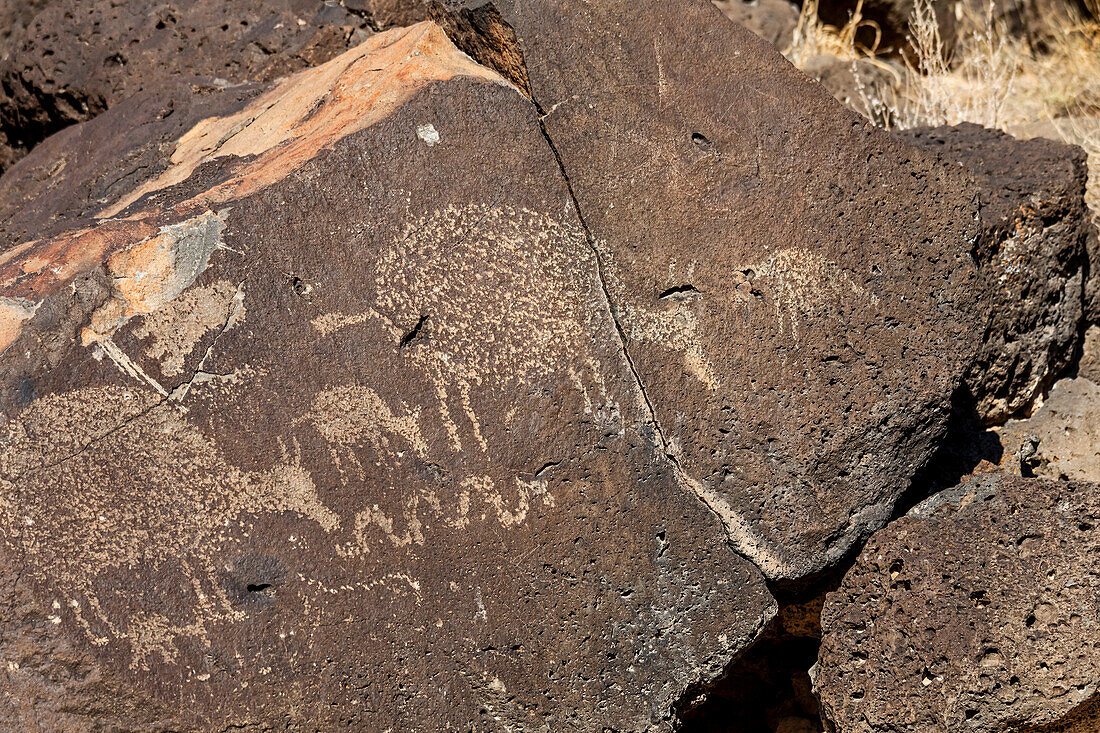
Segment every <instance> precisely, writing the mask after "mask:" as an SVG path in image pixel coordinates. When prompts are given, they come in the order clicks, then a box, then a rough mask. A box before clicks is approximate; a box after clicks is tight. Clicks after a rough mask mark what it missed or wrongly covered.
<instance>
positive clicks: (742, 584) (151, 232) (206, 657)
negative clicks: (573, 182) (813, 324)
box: [0, 23, 775, 731]
mask: <svg viewBox="0 0 1100 733" xmlns="http://www.w3.org/2000/svg"><path fill="white" fill-rule="evenodd" d="M184 92H187V93H190V92H189V90H187V89H179V88H175V91H174V92H173V91H172V89H166V90H165V93H166V94H168V93H176V94H183V93H184ZM150 93H151V92H150ZM183 99H184V98H180V97H178V96H177V97H175V98H174V100H173V98H172V97H171V96H169V100H170V101H171V103H172V104H174V105H175V107H174V108H173V109H174V110H175V111H174V112H173V113H172V114H162V111H163V109H164V106H163V105H165V104H168V103H169V102H161V103H154V101H153V100H152V98H149V99H144V100H137V101H135V102H133V103H131V104H124V105H119V106H117V107H115V108H113V109H111V110H109V111H107V112H105V113H104V114H102V115H100V116H99V117H97V118H96V119H94V120H92V121H90V122H87V123H84V124H82V125H80V126H78V127H74V128H72V129H70V130H66V131H65V132H64V133H62V134H61V135H59V136H57V137H55V138H53V139H51V140H50V141H48V142H47V143H45V144H43V145H41V146H39V147H38V149H36V150H35V151H34V152H33V153H32V154H31V155H30V156H28V157H27V158H25V159H24V160H23V161H21V162H20V163H19V164H17V165H16V167H15V168H13V169H12V170H11V171H9V173H8V174H7V175H6V176H5V177H4V178H3V179H2V181H0V201H3V210H4V215H3V218H4V220H5V221H6V222H7V224H6V228H5V230H4V232H5V234H4V239H5V244H4V252H3V255H2V256H0V342H2V344H0V345H2V346H4V347H6V348H5V349H4V350H3V352H2V353H0V374H3V375H4V379H5V382H4V386H3V389H2V390H0V410H2V412H3V415H4V422H3V426H2V441H0V568H2V570H3V577H4V580H3V590H4V593H3V596H2V602H0V624H3V631H4V633H3V634H2V635H0V653H2V656H3V659H4V660H5V664H6V667H5V669H4V671H3V674H2V676H0V719H2V720H4V721H5V722H6V723H7V724H9V725H10V726H11V727H12V728H13V729H18V730H32V729H38V730H127V731H129V730H142V731H152V730H226V729H245V730H273V729H278V730H284V729H288V730H289V729H306V728H308V729H310V730H337V729H351V730H385V729H393V730H444V729H452V730H457V729H464V730H466V729H471V727H472V728H477V729H485V730H490V729H497V728H501V729H510V730H520V729H522V730H555V731H557V730H585V731H587V730H604V729H613V730H624V731H627V730H629V731H640V730H658V729H664V728H667V727H668V726H669V725H670V724H671V723H672V720H673V716H674V710H675V707H676V705H677V702H678V700H679V699H680V698H681V697H682V696H683V695H684V693H685V691H686V690H688V689H690V688H694V687H698V686H701V685H706V684H708V683H710V682H711V681H712V680H713V679H714V678H715V677H716V676H718V675H719V673H720V672H721V671H722V670H723V669H725V668H727V667H728V666H729V665H730V663H731V662H732V660H733V659H734V658H735V657H736V655H737V654H738V653H739V652H740V651H741V650H743V649H744V648H745V647H746V646H747V645H748V644H749V643H750V642H751V640H752V639H754V638H755V637H756V636H757V635H758V634H759V632H760V631H761V630H762V628H763V627H764V626H765V625H766V623H767V622H768V620H769V619H770V618H771V617H772V616H773V614H774V613H775V602H774V600H773V599H772V597H771V596H770V594H769V593H768V590H767V588H766V586H765V583H764V578H763V576H762V574H761V573H760V572H759V571H758V570H757V569H756V568H755V567H754V566H753V565H752V564H751V563H750V562H748V561H747V560H745V559H744V558H742V557H740V556H738V555H736V554H735V553H734V552H733V551H732V550H731V548H730V546H729V544H728V542H727V541H726V532H725V528H724V527H723V525H722V523H721V522H720V521H719V520H718V519H717V518H716V517H715V516H714V514H713V513H712V512H711V511H710V510H709V509H708V508H707V507H706V506H704V504H703V503H701V502H700V501H699V500H698V498H697V497H696V496H695V494H694V493H693V491H692V490H691V487H690V486H687V485H686V484H685V483H684V480H683V477H682V476H681V475H680V472H679V469H678V467H677V466H676V465H675V464H674V463H673V462H672V461H671V460H670V459H669V458H668V457H667V455H666V453H665V449H664V446H663V444H662V442H661V438H660V436H659V434H658V432H657V430H656V428H655V425H654V423H653V420H652V415H651V412H650V407H649V405H648V404H647V402H646V399H645V396H644V394H643V392H642V391H641V389H640V387H639V384H638V382H637V379H636V377H635V374H634V373H633V371H632V369H631V365H630V362H629V360H628V359H627V358H626V356H625V355H624V352H623V349H622V342H621V337H620V333H619V331H618V330H617V328H616V326H615V323H614V321H613V319H612V315H611V311H610V308H609V306H608V302H607V297H606V292H605V290H604V285H603V284H602V283H601V280H600V277H599V274H598V263H597V260H596V257H595V254H594V252H593V250H592V248H591V246H590V244H589V242H588V241H587V239H586V236H585V231H584V227H583V225H582V223H581V221H580V220H579V218H578V216H577V212H576V210H575V209H574V207H573V204H572V200H571V198H570V194H569V190H568V188H567V186H566V182H565V181H564V179H563V178H562V176H561V174H560V171H559V169H558V163H557V161H556V159H555V156H554V153H553V150H552V149H551V147H550V146H549V145H548V144H547V142H546V140H545V138H544V137H543V136H542V134H541V132H540V128H539V121H538V113H537V110H536V108H535V107H534V106H533V105H532V104H531V103H530V101H529V100H528V99H527V98H526V97H525V96H524V95H523V94H522V93H521V91H520V90H519V89H517V88H516V87H515V86H513V85H512V84H511V83H510V82H508V81H507V80H505V79H504V78H502V77H501V76H499V75H498V74H496V73H495V72H493V71H491V70H489V69H487V68H485V67H483V66H480V65H478V64H476V63H475V62H473V61H472V60H471V59H470V58H469V57H467V56H465V55H463V54H461V53H459V52H458V51H457V49H455V48H454V46H453V45H451V43H450V42H449V41H448V40H447V38H446V37H445V36H444V34H443V33H442V31H441V30H440V28H439V27H438V26H435V25H432V24H429V23H425V24H420V25H416V26H412V27H410V28H408V29H401V30H395V31H390V32H387V33H385V34H378V35H376V36H374V37H372V38H371V39H370V40H368V41H367V42H366V43H365V44H363V45H361V46H359V47H356V48H355V49H353V50H351V51H349V52H347V53H345V54H343V55H341V56H338V57H336V58H335V59H333V60H332V61H330V62H328V63H327V64H324V65H322V66H319V67H316V68H313V69H310V70H308V71H303V72H300V73H298V74H296V75H293V76H291V77H289V78H287V79H286V80H284V81H281V82H278V83H276V84H270V85H262V86H254V87H238V88H233V89H230V90H228V91H225V92H222V93H205V94H198V95H196V96H195V97H193V98H190V99H187V100H186V101H183ZM142 114H144V115H145V116H144V117H142V116H141V115H142ZM128 146H130V147H129V148H128ZM127 150H129V151H130V152H126V151H127ZM158 151H160V152H158ZM165 151H167V152H165ZM158 155H160V156H162V157H163V160H161V161H160V163H159V164H150V161H154V160H155V159H156V158H157V156H158ZM43 170H46V171H50V174H49V175H45V176H44V175H41V174H40V172H41V171H43ZM20 202H22V206H23V207H25V209H26V211H23V210H21V209H20ZM35 219H37V220H39V221H41V222H42V225H41V226H40V227H39V228H38V229H34V228H33V226H32V225H30V224H29V222H31V221H32V220H35Z"/></svg>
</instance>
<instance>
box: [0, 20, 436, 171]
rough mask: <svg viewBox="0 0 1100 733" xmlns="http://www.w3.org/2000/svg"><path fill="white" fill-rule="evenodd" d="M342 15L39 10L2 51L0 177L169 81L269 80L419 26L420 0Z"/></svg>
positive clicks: (0, 68) (231, 81)
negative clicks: (375, 36)
mask: <svg viewBox="0 0 1100 733" xmlns="http://www.w3.org/2000/svg"><path fill="white" fill-rule="evenodd" d="M346 5H347V7H346V8H345V7H344V5H342V4H337V3H329V2H325V3H322V2H312V1H310V0H265V1H264V2H262V3H261V2H251V1H247V0H245V1H242V0H187V2H178V3H166V2H161V1H160V0H126V1H125V2H118V1H117V0H56V1H55V2H50V3H48V4H44V5H43V7H42V8H41V9H40V10H38V12H37V14H36V15H34V16H33V18H32V19H30V21H29V23H27V27H26V28H25V29H20V30H17V31H16V33H15V35H14V36H13V37H12V38H11V39H10V40H8V41H7V46H8V51H7V52H6V53H5V54H4V57H3V58H0V80H2V82H3V86H2V92H0V135H2V136H3V139H2V140H0V143H2V144H0V170H4V169H6V168H8V167H10V166H11V164H12V163H14V162H15V161H16V160H18V159H19V158H20V157H22V156H23V155H25V154H26V152H27V150H29V149H31V148H33V147H34V146H35V145H36V144H38V143H39V142H40V141H41V140H42V139H44V138H45V137H46V136H47V135H49V134H51V133H53V132H56V131H57V130H59V129H61V128H63V127H65V126H67V125H71V124H73V123H75V122H81V121H83V120H87V119H90V118H91V117H94V116H95V115H96V114H98V113H100V112H102V111H103V110H104V109H106V108H108V107H110V106H112V105H114V104H116V103H118V102H120V101H122V100H123V99H126V98H128V97H130V96H132V95H134V94H135V93H137V92H139V91H141V90H143V89H146V88H149V87H150V86H155V85H156V84H157V83H159V82H161V81H164V80H165V79H167V78H168V77H170V76H172V75H180V74H182V75H187V76H192V75H196V76H199V77H204V78H205V81H207V82H210V81H216V82H218V83H220V84H221V85H223V86H224V85H225V84H226V83H240V82H246V81H268V80H271V79H274V78H276V77H278V76H282V75H284V74H289V73H290V72H292V71H297V70H299V69H302V68H305V67H308V66H313V65H316V64H319V63H321V62H324V61H328V60H329V59H331V58H332V57H333V56H335V55H337V54H339V53H342V52H343V51H346V50H347V49H348V48H350V47H352V46H355V45H358V44H359V43H361V42H362V41H363V40H364V39H365V38H366V37H367V36H368V35H370V33H371V32H372V29H379V28H381V27H384V26H387V25H391V24H405V23H409V22H414V21H417V20H423V19H424V17H425V8H424V5H423V3H421V2H418V1H417V0H359V1H358V2H357V1H355V0H352V1H351V2H348V3H346ZM2 10H3V8H2V6H0V11H2ZM24 12H25V11H24ZM0 17H3V16H2V15H0ZM24 20H26V19H24Z"/></svg>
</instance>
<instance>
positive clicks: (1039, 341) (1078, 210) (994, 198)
mask: <svg viewBox="0 0 1100 733" xmlns="http://www.w3.org/2000/svg"><path fill="white" fill-rule="evenodd" d="M899 134H900V135H902V136H903V137H905V138H906V139H908V140H910V141H912V142H913V143H914V144H916V145H918V146H920V147H922V148H924V149H926V150H930V151H937V152H939V153H941V154H942V155H943V156H944V157H945V158H946V159H948V160H954V161H957V162H958V163H960V164H962V165H963V166H964V167H965V168H966V169H967V170H968V171H970V173H971V174H973V176H974V179H975V181H976V182H977V183H978V185H979V187H980V189H981V201H982V208H981V218H982V235H981V238H980V239H979V241H978V243H977V246H976V248H975V252H976V255H977V259H978V262H979V266H980V268H981V271H982V275H983V276H984V278H985V280H986V282H987V292H988V293H989V297H990V305H989V309H990V313H991V314H992V320H991V322H990V323H989V326H988V330H987V331H986V334H985V341H984V344H983V345H982V348H981V349H980V350H979V352H978V354H977V357H976V358H975V361H974V364H973V365H972V366H971V368H970V371H969V372H968V373H967V376H966V387H967V389H968V390H969V391H970V395H971V396H972V397H973V399H974V402H975V408H976V410H977V412H978V415H979V417H980V418H981V419H982V420H984V421H986V422H987V423H996V422H1003V421H1004V420H1005V419H1007V418H1008V417H1009V416H1011V415H1013V414H1015V413H1017V412H1020V411H1021V410H1027V409H1028V408H1029V407H1030V405H1031V404H1032V403H1033V402H1034V401H1035V400H1036V398H1038V397H1040V396H1041V395H1042V394H1043V392H1044V391H1045V390H1046V389H1048V388H1049V387H1050V385H1051V384H1052V383H1053V382H1054V380H1055V379H1056V378H1057V377H1058V376H1060V375H1061V373H1062V372H1063V371H1064V370H1065V368H1066V366H1067V365H1069V363H1070V362H1071V360H1072V359H1073V357H1074V355H1075V352H1076V350H1077V348H1078V346H1079V344H1080V341H1081V333H1082V319H1083V317H1084V311H1085V296H1084V291H1085V281H1086V279H1087V277H1088V275H1089V272H1090V270H1100V262H1093V263H1090V262H1088V259H1087V256H1086V240H1087V239H1088V237H1089V235H1090V233H1091V229H1092V224H1091V220H1090V217H1089V211H1088V207H1087V206H1086V205H1085V182H1086V180H1087V177H1088V170H1087V167H1086V159H1085V153H1084V151H1083V150H1081V149H1080V148H1078V147H1076V146H1073V145H1066V144H1063V143H1057V142H1054V141H1052V140H1044V139H1034V140H1026V141H1022V140H1016V139H1015V138H1013V137H1011V136H1010V135H1006V134H1005V133H1003V132H1000V131H997V130H989V129H986V128H983V127H981V126H979V125H973V124H969V123H967V124H962V125H958V126H956V127H939V128H934V129H929V128H919V129H916V130H908V131H905V132H902V133H899ZM1090 265H1091V267H1090Z"/></svg>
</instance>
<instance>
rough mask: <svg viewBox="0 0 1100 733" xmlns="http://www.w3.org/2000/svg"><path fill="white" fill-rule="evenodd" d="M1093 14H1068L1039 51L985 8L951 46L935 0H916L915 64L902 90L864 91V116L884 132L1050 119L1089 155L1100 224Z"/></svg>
mask: <svg viewBox="0 0 1100 733" xmlns="http://www.w3.org/2000/svg"><path fill="white" fill-rule="evenodd" d="M1088 2H1089V7H1090V10H1091V11H1092V18H1090V19H1085V18H1079V17H1069V16H1067V17H1065V18H1062V19H1060V20H1056V21H1052V22H1057V23H1058V24H1059V27H1058V28H1057V29H1056V30H1055V31H1054V32H1053V33H1051V34H1050V36H1049V38H1047V39H1046V40H1045V42H1044V43H1043V44H1042V48H1036V47H1034V46H1033V45H1031V44H1030V43H1028V41H1027V40H1025V39H1024V38H1021V37H1018V36H1017V37H1014V36H1013V35H1011V34H1010V33H1009V32H1008V31H1007V29H1006V28H1005V25H1004V24H1003V23H1001V22H1000V21H998V19H997V18H996V17H995V15H994V9H995V6H994V4H993V2H992V1H991V2H990V4H989V6H988V7H987V8H986V9H985V12H977V13H974V12H971V13H970V14H964V15H963V17H962V18H960V19H959V30H958V37H957V39H956V42H955V44H954V46H953V48H952V49H950V50H948V49H946V48H945V44H944V42H943V39H941V38H940V35H939V24H938V23H937V22H936V18H935V15H934V12H933V10H932V5H931V0H917V2H916V5H915V10H914V12H913V16H912V18H911V19H910V34H909V35H910V42H911V44H912V46H913V48H914V50H915V55H916V61H915V62H914V63H910V64H908V65H907V69H906V73H905V80H904V82H903V83H902V85H901V86H900V88H897V89H867V90H860V94H861V96H862V97H863V98H864V99H863V104H864V107H865V109H864V110H859V111H861V112H863V113H864V114H866V115H867V116H868V117H869V118H871V119H872V120H873V121H874V122H876V123H877V124H880V125H883V126H885V127H899V128H907V127H916V126H920V125H945V124H947V125H954V124H958V123H960V122H975V123H978V124H980V125H984V126H986V127H993V128H999V129H1002V130H1006V131H1008V132H1013V131H1016V130H1020V129H1022V128H1026V127H1028V126H1029V125H1030V126H1032V127H1033V126H1034V125H1035V123H1047V125H1046V126H1047V127H1048V130H1047V132H1046V133H1045V134H1048V135H1049V134H1051V133H1052V132H1054V131H1057V132H1056V133H1055V134H1060V135H1061V136H1062V138H1063V139H1064V140H1065V141H1066V142H1070V143H1073V144H1075V145H1080V146H1081V147H1082V148H1084V150H1085V152H1086V153H1087V154H1088V156H1089V172H1090V174H1089V190H1088V201H1089V206H1090V208H1091V210H1092V212H1093V216H1094V218H1097V219H1100V119H1098V118H1100V20H1098V19H1100V0H1088Z"/></svg>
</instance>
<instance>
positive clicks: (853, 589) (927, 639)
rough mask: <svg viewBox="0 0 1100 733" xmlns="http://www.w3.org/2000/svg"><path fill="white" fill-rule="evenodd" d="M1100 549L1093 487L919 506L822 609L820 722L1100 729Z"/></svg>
mask: <svg viewBox="0 0 1100 733" xmlns="http://www.w3.org/2000/svg"><path fill="white" fill-rule="evenodd" d="M1098 552H1100V485H1097V484H1092V483H1085V482H1056V481H1046V480H1041V479H1027V478H1019V477H1012V476H1007V475H998V476H989V477H984V478H980V479H978V478H975V479H972V480H971V481H970V482H969V483H964V484H961V485H959V486H958V487H956V488H954V489H951V490H949V491H946V492H942V493H940V494H937V495H936V496H934V497H933V498H931V499H929V500H927V501H925V502H924V503H922V504H920V505H918V506H917V507H916V508H915V509H914V510H913V511H911V512H910V513H909V515H908V516H906V517H904V518H902V519H899V520H897V521H895V522H893V523H891V524H890V525H889V526H888V527H887V528H885V529H883V530H882V531H880V532H878V533H877V534H875V535H874V536H873V537H872V538H871V540H870V542H868V544H867V546H866V547H865V548H864V550H863V552H862V554H861V555H860V557H859V559H858V561H857V562H856V564H855V566H854V567H853V568H852V569H851V570H850V571H849V572H848V574H847V575H846V576H845V578H844V581H843V582H842V584H841V586H840V588H839V589H838V590H837V591H836V592H835V593H832V594H830V595H829V596H828V599H827V600H826V603H825V608H824V610H823V613H822V628H823V630H824V638H823V640H822V646H821V651H820V656H819V658H818V664H817V667H816V688H817V691H818V693H819V695H820V699H821V710H822V715H823V717H824V718H825V719H826V720H827V721H829V722H831V724H832V725H833V726H834V727H835V730H836V731H837V733H871V732H876V733H877V732H879V731H882V732H885V731H890V732H891V733H894V732H895V731H903V730H904V731H913V732H914V733H918V732H921V731H944V730H965V731H976V732H979V733H984V732H986V731H990V732H992V731H1040V730H1041V731H1053V730H1076V731H1080V732H1081V733H1085V731H1090V730H1095V728H1088V727H1085V726H1084V724H1079V723H1080V719H1082V718H1087V717H1088V714H1089V713H1088V711H1089V709H1091V708H1093V707H1094V706H1093V705H1090V699H1091V698H1094V697H1095V696H1096V695H1097V685H1098V683H1100V571H1098V570H1097V566H1096V562H1095V559H1096V556H1097V553H1098ZM1091 715H1092V716H1095V711H1094V710H1093V712H1092V713H1091ZM1075 719H1076V720H1078V722H1077V723H1074V722H1073V721H1074V720H1075ZM1061 723H1064V724H1065V725H1062V724H1061ZM1067 726H1068V727H1067Z"/></svg>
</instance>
